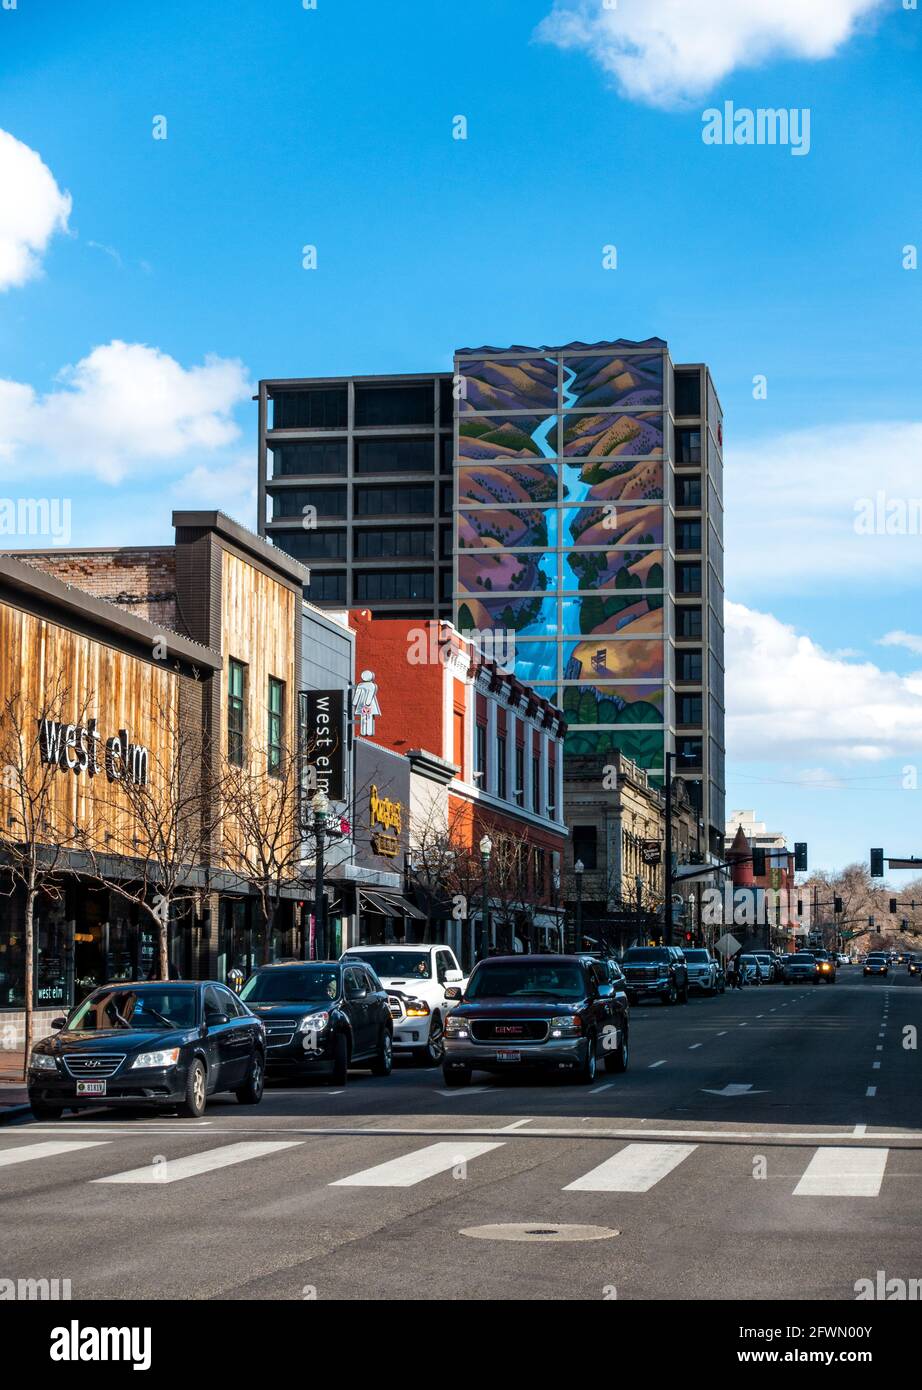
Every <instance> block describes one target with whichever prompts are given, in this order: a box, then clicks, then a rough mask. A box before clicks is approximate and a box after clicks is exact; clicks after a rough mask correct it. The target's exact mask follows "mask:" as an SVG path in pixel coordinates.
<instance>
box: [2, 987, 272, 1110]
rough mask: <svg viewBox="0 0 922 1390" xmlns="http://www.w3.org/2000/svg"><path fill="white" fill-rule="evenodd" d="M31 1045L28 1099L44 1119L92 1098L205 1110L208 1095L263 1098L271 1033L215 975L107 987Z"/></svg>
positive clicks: (90, 1102) (111, 1102)
mask: <svg viewBox="0 0 922 1390" xmlns="http://www.w3.org/2000/svg"><path fill="white" fill-rule="evenodd" d="M51 1026H52V1027H53V1028H54V1029H55V1030H56V1031H55V1033H54V1034H53V1035H52V1036H51V1037H48V1038H43V1039H42V1041H41V1042H40V1043H37V1044H36V1045H35V1047H34V1048H33V1049H32V1055H31V1058H30V1061H29V1104H30V1105H31V1107H32V1113H33V1115H35V1117H36V1119H39V1120H56V1119H60V1117H61V1115H62V1114H63V1112H64V1111H65V1110H66V1109H71V1110H79V1109H83V1108H84V1107H86V1106H93V1105H96V1106H98V1105H106V1106H108V1105H112V1106H131V1107H136V1106H144V1107H148V1106H151V1107H161V1106H169V1107H170V1108H175V1109H178V1110H179V1111H180V1112H181V1113H182V1114H183V1115H188V1116H191V1117H192V1118H198V1116H200V1115H201V1114H202V1113H203V1112H204V1109H205V1104H206V1100H207V1098H208V1096H211V1095H215V1094H216V1093H217V1092H219V1091H233V1092H234V1094H235V1095H236V1097H237V1099H238V1100H239V1101H240V1102H241V1103H242V1104H244V1105H256V1104H258V1103H259V1101H260V1100H261V1099H262V1093H263V1075H264V1072H265V1056H266V1032H265V1029H264V1027H263V1025H262V1023H260V1021H259V1019H258V1018H256V1017H255V1016H254V1015H253V1014H252V1013H251V1012H250V1010H249V1009H248V1008H247V1007H246V1005H245V1004H241V1003H240V1001H239V1000H238V999H237V997H236V996H235V995H234V994H232V993H231V991H230V990H229V989H226V988H225V987H224V985H219V984H216V983H214V982H211V981H208V980H201V981H183V980H170V981H164V980H161V981H159V982H157V983H148V982H145V983H141V984H132V983H125V982H121V981H120V982H119V983H118V984H110V985H103V986H102V987H101V988H100V989H96V990H94V991H93V993H92V994H90V995H88V996H87V998H86V999H84V1001H83V1003H82V1004H79V1005H78V1006H77V1008H76V1009H74V1010H72V1012H71V1013H70V1015H69V1016H68V1017H67V1018H66V1019H65V1018H56V1019H55V1020H54V1022H53V1023H52V1025H51Z"/></svg>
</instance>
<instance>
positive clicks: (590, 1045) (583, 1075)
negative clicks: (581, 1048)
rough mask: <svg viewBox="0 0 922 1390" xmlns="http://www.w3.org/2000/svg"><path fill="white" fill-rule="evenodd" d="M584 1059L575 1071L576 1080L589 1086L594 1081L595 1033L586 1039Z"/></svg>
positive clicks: (595, 1062)
mask: <svg viewBox="0 0 922 1390" xmlns="http://www.w3.org/2000/svg"><path fill="white" fill-rule="evenodd" d="M586 1043H587V1046H586V1059H585V1061H584V1062H583V1063H582V1064H581V1066H580V1067H579V1069H578V1071H577V1073H576V1080H577V1081H578V1082H579V1083H580V1084H581V1085H583V1086H591V1085H592V1083H593V1081H595V1075H596V1068H597V1065H598V1063H597V1059H596V1055H595V1049H596V1041H595V1034H594V1033H591V1034H590V1035H589V1037H588V1038H587V1040H586Z"/></svg>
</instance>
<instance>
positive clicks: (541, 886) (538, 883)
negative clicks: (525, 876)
mask: <svg viewBox="0 0 922 1390" xmlns="http://www.w3.org/2000/svg"><path fill="white" fill-rule="evenodd" d="M535 897H536V898H537V900H538V902H539V903H543V902H544V900H545V899H546V897H547V854H546V852H545V851H544V850H543V849H536V850H535Z"/></svg>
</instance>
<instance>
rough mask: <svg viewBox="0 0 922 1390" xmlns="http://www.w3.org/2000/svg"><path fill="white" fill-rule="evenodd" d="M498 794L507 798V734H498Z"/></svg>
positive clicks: (503, 798)
mask: <svg viewBox="0 0 922 1390" xmlns="http://www.w3.org/2000/svg"><path fill="white" fill-rule="evenodd" d="M496 795H497V796H498V797H501V798H502V800H503V801H505V800H506V736H505V734H497V736H496Z"/></svg>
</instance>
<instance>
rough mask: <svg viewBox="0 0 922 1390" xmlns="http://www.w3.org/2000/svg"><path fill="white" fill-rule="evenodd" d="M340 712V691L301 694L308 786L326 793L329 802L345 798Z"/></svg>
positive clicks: (343, 751)
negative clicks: (310, 772) (310, 773)
mask: <svg viewBox="0 0 922 1390" xmlns="http://www.w3.org/2000/svg"><path fill="white" fill-rule="evenodd" d="M343 713H344V710H343V692H342V691H341V690H305V691H304V720H303V736H304V753H305V762H306V764H307V767H308V768H310V769H312V771H313V776H312V777H311V783H310V785H311V788H312V790H315V791H323V792H325V793H326V795H327V796H328V797H329V799H330V801H344V800H345V798H346V789H345V740H344V738H343V727H344V725H343Z"/></svg>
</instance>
